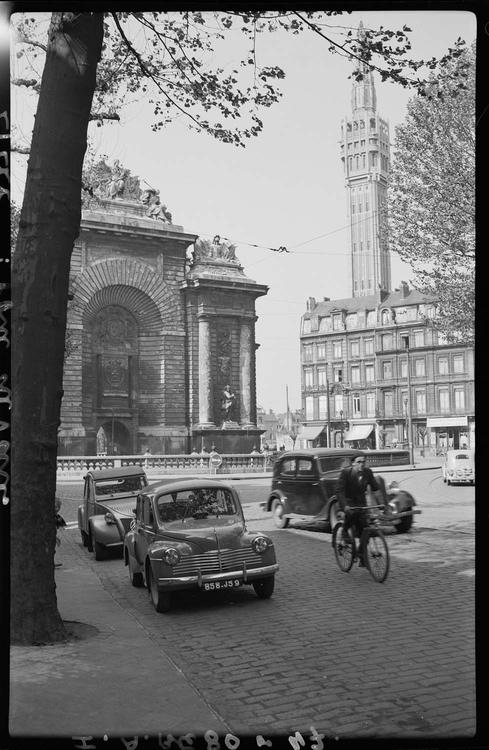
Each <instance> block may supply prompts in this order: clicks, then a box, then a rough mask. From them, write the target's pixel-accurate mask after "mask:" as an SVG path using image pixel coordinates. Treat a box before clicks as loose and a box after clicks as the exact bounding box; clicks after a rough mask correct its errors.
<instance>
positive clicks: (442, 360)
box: [438, 357, 448, 375]
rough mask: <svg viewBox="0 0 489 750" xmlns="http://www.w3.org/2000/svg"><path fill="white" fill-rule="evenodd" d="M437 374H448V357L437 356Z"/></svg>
mask: <svg viewBox="0 0 489 750" xmlns="http://www.w3.org/2000/svg"><path fill="white" fill-rule="evenodd" d="M438 374H439V375H448V357H438Z"/></svg>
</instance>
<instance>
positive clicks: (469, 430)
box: [426, 416, 475, 455]
mask: <svg viewBox="0 0 489 750" xmlns="http://www.w3.org/2000/svg"><path fill="white" fill-rule="evenodd" d="M426 427H427V430H428V434H429V446H430V448H431V450H432V451H433V452H434V453H435V454H436V455H439V454H441V453H445V451H447V450H452V449H453V448H454V449H456V450H457V449H459V448H474V447H475V446H474V445H473V442H474V440H473V436H474V432H473V427H472V425H470V424H469V420H468V417H466V416H464V417H433V418H428V419H427V420H426Z"/></svg>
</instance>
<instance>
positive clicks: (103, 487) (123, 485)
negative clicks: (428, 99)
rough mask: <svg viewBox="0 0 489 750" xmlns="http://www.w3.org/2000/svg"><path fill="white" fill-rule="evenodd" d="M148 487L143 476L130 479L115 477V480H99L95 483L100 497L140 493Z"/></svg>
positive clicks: (130, 477)
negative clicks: (120, 493) (123, 493)
mask: <svg viewBox="0 0 489 750" xmlns="http://www.w3.org/2000/svg"><path fill="white" fill-rule="evenodd" d="M145 486H146V478H145V476H144V475H143V474H138V475H136V476H129V477H114V478H113V479H99V480H98V482H95V492H96V494H97V496H99V495H115V494H118V493H119V492H139V490H142V489H143V487H145Z"/></svg>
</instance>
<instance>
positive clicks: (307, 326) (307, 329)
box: [302, 318, 311, 333]
mask: <svg viewBox="0 0 489 750" xmlns="http://www.w3.org/2000/svg"><path fill="white" fill-rule="evenodd" d="M302 333H311V319H310V318H306V319H305V320H304V321H303V322H302Z"/></svg>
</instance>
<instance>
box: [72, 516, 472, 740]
mask: <svg viewBox="0 0 489 750" xmlns="http://www.w3.org/2000/svg"><path fill="white" fill-rule="evenodd" d="M271 536H272V537H273V539H274V541H275V544H276V548H277V556H278V559H279V562H280V571H279V573H278V575H277V580H276V589H275V593H274V596H273V598H272V599H271V600H269V601H260V600H258V599H257V598H256V597H255V595H254V593H253V591H252V590H251V589H248V588H244V589H241V590H239V591H234V592H232V591H229V592H221V593H220V594H218V595H206V596H204V595H195V596H188V595H187V596H180V597H176V601H175V606H174V609H173V610H172V612H171V613H170V614H169V615H159V614H157V613H156V612H155V611H154V610H153V608H152V606H151V604H150V601H149V597H148V595H147V593H146V592H145V591H144V590H141V589H135V588H133V587H132V586H130V584H129V579H128V575H127V569H126V568H125V567H124V565H123V563H122V562H121V560H119V559H114V560H108V561H105V562H102V563H96V562H95V561H94V560H93V556H91V555H89V554H88V552H87V551H86V550H85V549H83V548H82V547H81V544H80V542H79V535H78V532H77V531H75V530H70V531H66V532H65V534H64V537H63V543H62V547H61V550H60V553H59V554H60V556H61V559H63V556H66V559H67V560H69V564H70V565H71V566H74V567H75V568H76V567H77V566H78V568H79V569H80V570H82V569H83V568H86V567H87V566H88V568H89V569H90V570H91V571H94V572H95V573H96V574H97V576H98V577H99V579H100V582H101V587H102V588H103V590H104V591H105V592H106V596H109V597H110V599H111V600H112V601H113V602H115V603H117V604H118V605H119V608H120V611H121V612H124V613H125V615H124V616H127V617H129V618H130V619H131V620H132V621H133V622H134V623H136V624H137V625H138V627H139V628H140V629H141V632H142V633H144V636H145V638H146V640H145V645H146V646H148V644H149V646H150V647H153V648H154V649H155V654H158V653H162V654H166V655H167V656H168V658H169V659H170V660H171V663H172V664H173V665H174V666H175V668H176V669H177V670H178V671H179V672H181V673H182V674H183V675H184V676H185V679H186V680H187V682H188V684H189V686H190V687H191V689H192V691H193V693H194V694H196V695H198V696H201V697H202V699H203V700H204V701H205V703H206V704H207V705H208V706H209V708H210V710H211V712H213V713H214V714H215V717H216V722H217V721H218V720H219V719H220V720H222V725H224V726H227V727H229V728H230V730H231V731H232V732H233V733H234V734H235V735H237V736H244V735H246V736H248V735H250V734H257V733H259V734H262V735H264V736H265V737H266V736H267V734H268V735H270V736H272V735H274V734H276V733H278V734H281V735H283V734H287V733H293V732H295V731H300V732H302V733H303V734H304V737H306V735H307V736H308V735H309V734H310V727H311V726H313V727H314V728H315V729H316V730H317V731H319V732H321V733H324V734H325V735H326V737H327V738H331V737H336V736H338V737H355V738H358V737H379V738H384V737H396V738H404V737H410V738H411V737H429V738H433V737H436V738H438V737H439V738H443V737H461V736H462V737H464V736H465V737H469V736H471V735H472V734H473V732H474V731H475V656H474V649H475V644H474V590H473V589H474V580H473V579H472V578H470V577H468V576H465V575H458V573H461V572H463V571H465V570H466V569H467V567H468V565H471V564H472V561H471V560H470V559H467V558H466V557H461V556H458V557H457V556H455V557H454V558H453V559H450V558H449V559H447V560H446V564H444V565H442V566H438V567H437V566H434V565H433V564H426V563H425V562H423V561H422V560H421V561H418V562H416V561H414V562H413V561H411V560H404V559H402V558H397V557H396V558H393V559H392V561H391V562H392V566H391V572H390V575H389V578H388V579H387V581H386V582H385V583H384V584H382V585H379V584H376V583H375V582H374V581H373V580H372V579H371V578H370V576H369V575H368V573H367V572H366V571H365V570H360V569H358V568H356V567H355V568H354V569H353V570H352V572H351V573H350V574H348V575H346V574H344V573H341V572H340V571H339V570H338V568H337V567H336V564H335V562H334V555H333V551H332V548H331V545H330V536H329V535H324V534H316V535H314V534H311V535H310V536H309V537H304V536H303V535H302V536H301V535H299V534H296V533H294V532H293V531H292V532H290V531H273V532H271ZM60 575H61V574H60ZM80 595H81V596H82V595H83V592H80ZM79 619H80V620H83V606H80V617H79ZM114 628H117V623H114ZM148 638H149V641H148V640H147V639H148ZM148 699H149V701H152V700H157V697H156V696H153V695H152V694H151V692H150V694H149V696H148ZM120 710H121V712H123V711H124V710H125V707H124V706H121V707H120ZM192 728H193V727H192V726H189V727H188V731H192ZM208 728H209V729H216V731H219V729H218V726H217V725H216V724H213V725H211V726H209V727H208ZM160 729H161V727H160V728H158V727H157V726H156V725H154V726H147V725H145V726H141V727H140V728H139V731H140V732H141V733H142V732H149V733H150V734H152V733H153V732H154V733H156V732H157V731H160Z"/></svg>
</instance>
